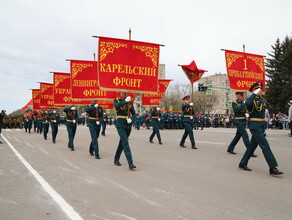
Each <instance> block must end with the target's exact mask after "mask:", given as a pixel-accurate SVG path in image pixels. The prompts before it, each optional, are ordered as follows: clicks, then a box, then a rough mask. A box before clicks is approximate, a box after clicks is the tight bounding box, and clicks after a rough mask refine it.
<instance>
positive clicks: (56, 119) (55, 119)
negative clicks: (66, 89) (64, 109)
mask: <svg viewBox="0 0 292 220" xmlns="http://www.w3.org/2000/svg"><path fill="white" fill-rule="evenodd" d="M49 117H50V124H51V128H52V139H53V143H54V144H55V143H56V138H57V134H58V126H59V124H60V114H59V113H57V109H56V108H53V109H52V112H51V113H49ZM73 138H74V137H73Z"/></svg>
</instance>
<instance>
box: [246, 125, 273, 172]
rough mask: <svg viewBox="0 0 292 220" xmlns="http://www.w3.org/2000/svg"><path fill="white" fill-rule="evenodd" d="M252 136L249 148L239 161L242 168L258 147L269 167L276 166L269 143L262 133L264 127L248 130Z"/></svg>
mask: <svg viewBox="0 0 292 220" xmlns="http://www.w3.org/2000/svg"><path fill="white" fill-rule="evenodd" d="M250 132H251V134H252V137H251V142H250V147H248V148H247V149H246V151H245V153H244V155H243V157H242V159H241V161H240V163H241V164H242V165H244V166H247V163H248V160H249V159H250V157H251V156H252V155H253V153H254V151H255V150H256V148H257V146H258V145H259V146H260V148H261V149H262V152H263V154H264V157H265V159H266V161H267V163H268V165H269V167H270V168H272V167H276V166H278V163H277V161H276V158H275V157H274V154H273V152H272V150H271V148H270V145H269V142H268V141H267V139H266V137H265V135H264V132H265V127H264V125H263V126H261V127H257V128H255V129H250Z"/></svg>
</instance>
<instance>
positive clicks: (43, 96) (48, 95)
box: [40, 82, 65, 108]
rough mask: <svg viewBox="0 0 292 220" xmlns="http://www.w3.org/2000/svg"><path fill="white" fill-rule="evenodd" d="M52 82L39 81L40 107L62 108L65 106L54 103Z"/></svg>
mask: <svg viewBox="0 0 292 220" xmlns="http://www.w3.org/2000/svg"><path fill="white" fill-rule="evenodd" d="M53 87H54V86H53V84H52V83H43V82H41V83H40V107H41V108H54V107H55V108H64V107H65V106H59V105H54V95H53V90H54V88H53Z"/></svg>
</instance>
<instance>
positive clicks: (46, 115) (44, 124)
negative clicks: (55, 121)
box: [43, 111, 50, 140]
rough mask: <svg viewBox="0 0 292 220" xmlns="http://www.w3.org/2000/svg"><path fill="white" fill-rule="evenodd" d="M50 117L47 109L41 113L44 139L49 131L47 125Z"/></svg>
mask: <svg viewBox="0 0 292 220" xmlns="http://www.w3.org/2000/svg"><path fill="white" fill-rule="evenodd" d="M49 123H50V117H49V115H48V111H45V112H44V113H43V128H44V139H45V140H47V138H48V132H49V126H50V124H49Z"/></svg>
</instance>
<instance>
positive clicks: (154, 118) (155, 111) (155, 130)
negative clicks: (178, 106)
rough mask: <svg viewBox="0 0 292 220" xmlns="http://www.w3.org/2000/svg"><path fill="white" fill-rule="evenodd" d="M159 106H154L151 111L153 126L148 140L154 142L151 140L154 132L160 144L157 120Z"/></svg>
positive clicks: (158, 117)
mask: <svg viewBox="0 0 292 220" xmlns="http://www.w3.org/2000/svg"><path fill="white" fill-rule="evenodd" d="M159 110H160V108H156V107H154V108H153V110H152V111H151V125H152V127H153V132H152V134H151V135H150V137H149V142H150V143H154V142H153V138H154V136H155V134H156V135H157V138H158V141H159V144H162V142H161V136H160V132H159V121H160V113H159Z"/></svg>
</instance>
